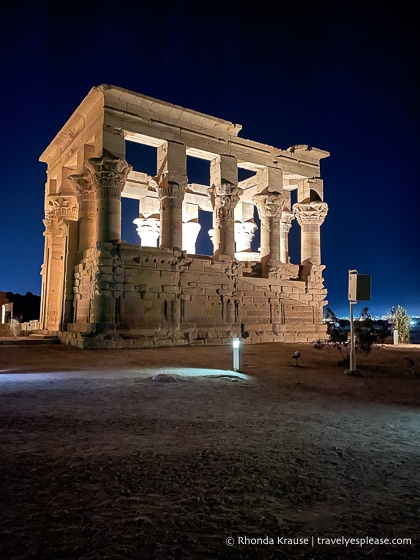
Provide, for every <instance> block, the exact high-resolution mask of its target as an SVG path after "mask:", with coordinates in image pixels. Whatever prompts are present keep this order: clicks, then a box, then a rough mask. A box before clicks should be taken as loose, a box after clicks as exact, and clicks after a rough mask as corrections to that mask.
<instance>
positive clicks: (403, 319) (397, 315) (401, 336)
mask: <svg viewBox="0 0 420 560" xmlns="http://www.w3.org/2000/svg"><path fill="white" fill-rule="evenodd" d="M389 319H390V320H391V321H392V326H393V327H394V330H396V331H398V342H404V343H406V344H408V343H409V342H410V331H411V325H410V321H411V317H410V316H409V315H407V310H406V309H404V307H401V305H397V307H396V308H395V307H394V306H393V307H391V311H390V314H389Z"/></svg>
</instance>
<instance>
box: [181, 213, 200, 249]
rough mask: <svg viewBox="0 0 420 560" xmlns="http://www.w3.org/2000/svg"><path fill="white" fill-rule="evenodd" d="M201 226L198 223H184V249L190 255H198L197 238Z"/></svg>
mask: <svg viewBox="0 0 420 560" xmlns="http://www.w3.org/2000/svg"><path fill="white" fill-rule="evenodd" d="M200 229H201V225H200V224H199V223H198V222H194V221H191V222H182V249H183V250H184V251H187V253H188V254H190V255H195V254H196V243H197V237H198V234H199V233H200Z"/></svg>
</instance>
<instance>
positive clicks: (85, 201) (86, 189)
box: [69, 167, 98, 251]
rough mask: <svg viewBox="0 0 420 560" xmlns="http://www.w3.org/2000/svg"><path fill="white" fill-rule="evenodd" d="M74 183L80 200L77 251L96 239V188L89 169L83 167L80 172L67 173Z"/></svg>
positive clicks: (93, 242) (87, 246)
mask: <svg viewBox="0 0 420 560" xmlns="http://www.w3.org/2000/svg"><path fill="white" fill-rule="evenodd" d="M69 179H70V180H71V181H72V182H73V184H74V185H75V187H76V189H77V192H78V198H79V201H80V212H79V243H78V249H79V251H85V250H86V249H90V248H92V247H94V246H95V243H96V241H97V238H98V236H97V211H96V194H97V191H96V188H95V185H94V183H93V179H92V174H91V172H90V169H88V168H86V167H84V169H83V171H82V173H80V174H74V175H69Z"/></svg>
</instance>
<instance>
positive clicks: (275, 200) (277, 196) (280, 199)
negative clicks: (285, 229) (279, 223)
mask: <svg viewBox="0 0 420 560" xmlns="http://www.w3.org/2000/svg"><path fill="white" fill-rule="evenodd" d="M252 200H253V202H255V204H256V205H257V208H258V213H259V215H260V218H280V216H281V215H282V211H283V207H284V195H283V194H282V193H279V192H270V193H264V194H256V195H255V196H253V197H252Z"/></svg>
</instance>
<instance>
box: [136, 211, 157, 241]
mask: <svg viewBox="0 0 420 560" xmlns="http://www.w3.org/2000/svg"><path fill="white" fill-rule="evenodd" d="M133 224H135V225H136V231H137V234H138V236H139V237H140V240H141V245H142V246H143V247H157V245H158V239H159V236H160V219H159V218H155V217H148V218H145V217H143V216H140V217H138V218H135V219H134V220H133Z"/></svg>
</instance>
